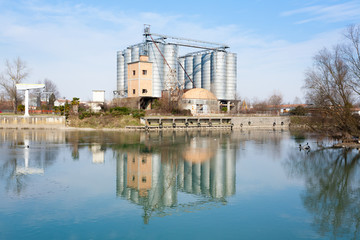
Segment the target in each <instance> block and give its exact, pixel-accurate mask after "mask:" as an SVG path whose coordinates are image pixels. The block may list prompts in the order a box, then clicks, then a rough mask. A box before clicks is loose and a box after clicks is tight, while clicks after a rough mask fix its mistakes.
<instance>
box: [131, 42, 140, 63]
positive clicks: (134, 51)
mask: <svg viewBox="0 0 360 240" xmlns="http://www.w3.org/2000/svg"><path fill="white" fill-rule="evenodd" d="M139 60H140V46H139V45H136V46H133V47H131V62H138V61H139Z"/></svg>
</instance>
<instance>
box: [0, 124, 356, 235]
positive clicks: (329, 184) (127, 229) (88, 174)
mask: <svg viewBox="0 0 360 240" xmlns="http://www.w3.org/2000/svg"><path fill="white" fill-rule="evenodd" d="M306 142H308V143H309V145H310V146H311V151H310V152H308V153H307V152H306V151H299V147H298V146H299V143H301V144H303V145H304V144H306ZM321 144H322V145H329V144H330V142H327V141H325V140H321V141H319V142H317V139H316V138H314V137H311V136H305V135H301V134H291V133H290V132H287V131H279V130H277V131H272V130H270V131H269V130H264V131H254V130H251V131H240V130H236V131H234V132H230V131H229V132H226V131H225V132H218V131H215V132H214V131H213V132H197V131H193V132H163V133H150V134H146V133H120V132H95V131H91V132H86V131H51V130H47V131H45V130H43V131H39V130H37V131H35V130H34V131H32V130H0V196H1V198H0V239H360V231H359V230H360V207H359V206H360V171H359V169H360V167H359V166H360V164H359V162H360V160H359V159H360V154H359V151H358V150H346V149H325V150H321V149H320V145H321ZM27 146H29V147H27Z"/></svg>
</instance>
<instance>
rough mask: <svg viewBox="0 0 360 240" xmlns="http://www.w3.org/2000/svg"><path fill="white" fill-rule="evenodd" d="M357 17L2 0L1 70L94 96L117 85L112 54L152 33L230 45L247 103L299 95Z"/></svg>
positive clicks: (301, 5) (306, 8) (261, 4)
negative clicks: (17, 69)
mask: <svg viewBox="0 0 360 240" xmlns="http://www.w3.org/2000/svg"><path fill="white" fill-rule="evenodd" d="M358 23H360V1H337V0H327V1H321V0H319V1H318V0H310V1H301V0H292V1H291V0H288V1H285V0H284V1H275V0H273V1H266V0H253V1H226V0H224V1H211V0H208V1H188V0H185V1H162V0H157V1H142V0H141V1H136V4H135V3H134V2H132V1H115V0H113V1H44V0H32V1H31V0H30V1H11V0H0V71H1V72H2V71H3V70H4V62H5V60H6V59H14V58H16V57H17V56H19V57H21V58H22V59H23V60H25V61H26V63H27V65H28V67H29V68H30V76H29V78H28V79H27V80H26V82H29V83H30V82H38V81H39V80H42V79H44V78H49V79H51V80H53V81H54V82H55V83H56V84H57V85H58V87H59V90H60V93H61V95H62V96H65V97H67V98H72V97H75V96H76V97H80V98H81V99H82V100H90V99H91V91H92V90H99V89H101V90H106V97H107V99H108V100H109V99H111V97H112V91H113V90H115V89H116V51H117V50H122V49H124V48H125V47H127V46H128V45H132V44H135V43H138V42H141V41H142V31H143V24H150V25H151V29H152V32H156V33H162V34H167V35H174V36H181V37H187V38H193V39H199V40H207V41H213V42H221V43H226V44H228V45H230V50H231V51H232V52H236V53H237V54H238V68H237V71H238V72H237V75H238V76H237V81H238V89H237V93H238V95H239V96H240V97H242V98H247V99H249V100H253V99H255V98H257V99H265V98H268V97H269V96H270V95H272V94H273V93H274V92H279V93H282V95H283V96H284V99H285V101H286V102H293V100H294V99H295V97H300V98H303V91H302V89H301V87H302V86H303V79H304V72H305V71H306V69H307V68H308V67H310V66H311V64H312V57H313V55H314V54H315V53H316V52H317V51H318V50H320V49H321V48H323V47H331V46H332V45H334V44H336V43H337V42H339V41H341V39H342V33H343V31H344V29H345V28H346V27H347V26H348V25H350V24H358Z"/></svg>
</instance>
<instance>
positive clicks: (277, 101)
mask: <svg viewBox="0 0 360 240" xmlns="http://www.w3.org/2000/svg"><path fill="white" fill-rule="evenodd" d="M282 102H283V96H282V94H281V93H277V92H274V93H273V95H271V96H270V97H269V100H268V104H269V105H272V106H273V107H274V108H279V107H280V105H281V104H282Z"/></svg>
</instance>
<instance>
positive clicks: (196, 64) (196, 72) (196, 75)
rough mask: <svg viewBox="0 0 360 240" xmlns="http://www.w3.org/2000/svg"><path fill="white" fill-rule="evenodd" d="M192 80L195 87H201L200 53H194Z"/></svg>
mask: <svg viewBox="0 0 360 240" xmlns="http://www.w3.org/2000/svg"><path fill="white" fill-rule="evenodd" d="M193 81H194V83H195V86H196V87H197V88H201V87H202V84H201V55H200V54H199V55H195V56H194V59H193Z"/></svg>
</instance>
